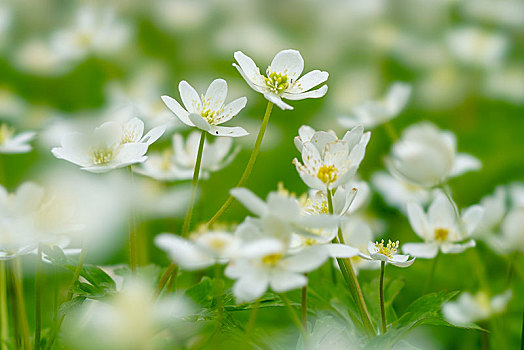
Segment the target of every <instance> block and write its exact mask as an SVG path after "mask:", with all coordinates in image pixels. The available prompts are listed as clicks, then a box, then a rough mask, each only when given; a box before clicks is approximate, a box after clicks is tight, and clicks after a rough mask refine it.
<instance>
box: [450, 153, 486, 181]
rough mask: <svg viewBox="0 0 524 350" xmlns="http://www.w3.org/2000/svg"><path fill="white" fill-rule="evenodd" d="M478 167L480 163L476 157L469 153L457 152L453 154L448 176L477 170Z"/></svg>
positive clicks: (480, 166)
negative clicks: (453, 159) (453, 158)
mask: <svg viewBox="0 0 524 350" xmlns="http://www.w3.org/2000/svg"><path fill="white" fill-rule="evenodd" d="M480 168H482V163H481V162H480V160H478V158H476V157H474V156H472V155H470V154H466V153H458V154H457V155H456V156H455V162H454V163H453V168H452V169H451V174H450V176H458V175H462V174H464V173H466V172H468V171H473V170H479V169H480Z"/></svg>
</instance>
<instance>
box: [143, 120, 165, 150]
mask: <svg viewBox="0 0 524 350" xmlns="http://www.w3.org/2000/svg"><path fill="white" fill-rule="evenodd" d="M164 132H166V126H165V125H160V126H157V127H156V128H153V129H151V130H149V132H148V133H147V134H145V135H144V137H142V139H141V140H140V142H143V143H145V144H147V145H148V146H150V145H151V144H152V143H154V142H155V141H156V140H158V139H159V138H160V137H161V136H162V135H164Z"/></svg>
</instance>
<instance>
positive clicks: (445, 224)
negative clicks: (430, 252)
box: [428, 192, 457, 228]
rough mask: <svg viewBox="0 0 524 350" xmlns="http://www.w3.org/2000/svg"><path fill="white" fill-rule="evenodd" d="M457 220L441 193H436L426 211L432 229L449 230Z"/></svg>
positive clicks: (448, 202) (451, 205) (450, 205)
mask: <svg viewBox="0 0 524 350" xmlns="http://www.w3.org/2000/svg"><path fill="white" fill-rule="evenodd" d="M456 220H457V214H456V212H455V208H454V207H453V204H451V202H450V201H449V199H448V197H447V196H446V195H444V194H443V193H442V192H437V195H436V196H435V199H434V200H433V202H432V203H431V205H430V206H429V209H428V221H429V222H430V223H431V225H432V226H433V227H439V226H440V227H442V228H450V227H452V226H453V225H454V224H455V222H456Z"/></svg>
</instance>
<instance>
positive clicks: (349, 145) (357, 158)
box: [293, 126, 371, 190]
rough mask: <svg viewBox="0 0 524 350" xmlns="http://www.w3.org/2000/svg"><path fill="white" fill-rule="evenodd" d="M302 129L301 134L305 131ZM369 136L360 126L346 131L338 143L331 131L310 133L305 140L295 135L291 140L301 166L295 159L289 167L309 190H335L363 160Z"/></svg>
mask: <svg viewBox="0 0 524 350" xmlns="http://www.w3.org/2000/svg"><path fill="white" fill-rule="evenodd" d="M301 129H302V128H301ZM302 130H303V132H304V130H305V129H302ZM311 130H312V129H311ZM303 135H304V133H303ZM307 135H309V133H308V134H307ZM370 136H371V134H370V133H369V132H366V133H364V128H363V127H362V126H357V127H355V128H353V129H351V130H350V131H348V132H346V134H345V135H344V137H343V138H342V139H340V140H339V139H338V138H337V136H336V135H335V134H334V133H333V132H324V131H317V132H314V134H313V135H311V138H310V139H309V140H308V139H307V138H306V137H302V136H299V137H298V138H295V144H296V145H297V148H298V150H299V151H301V153H302V161H303V163H304V164H302V163H300V162H299V161H298V159H296V158H295V159H293V164H294V165H295V166H296V168H297V171H298V173H299V175H300V177H301V178H302V180H303V181H304V183H305V184H306V185H308V186H309V187H310V188H313V189H318V190H326V188H328V189H330V190H332V189H336V188H337V187H339V186H342V185H346V184H348V183H349V182H350V181H351V180H353V178H354V176H355V174H356V172H357V170H358V167H359V165H360V162H361V161H362V159H363V158H364V153H365V151H366V146H367V144H368V142H369V138H370ZM302 140H307V141H305V142H304V141H302Z"/></svg>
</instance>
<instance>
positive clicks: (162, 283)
mask: <svg viewBox="0 0 524 350" xmlns="http://www.w3.org/2000/svg"><path fill="white" fill-rule="evenodd" d="M176 268H177V266H176V265H175V264H174V263H171V265H169V266H168V268H167V269H166V272H164V274H163V275H162V277H161V278H160V281H159V282H158V285H157V287H156V291H155V296H154V297H155V299H156V298H158V296H159V295H160V293H162V289H164V287H165V285H166V283H167V281H168V280H169V276H171V274H172V273H173V271H175V270H176Z"/></svg>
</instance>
